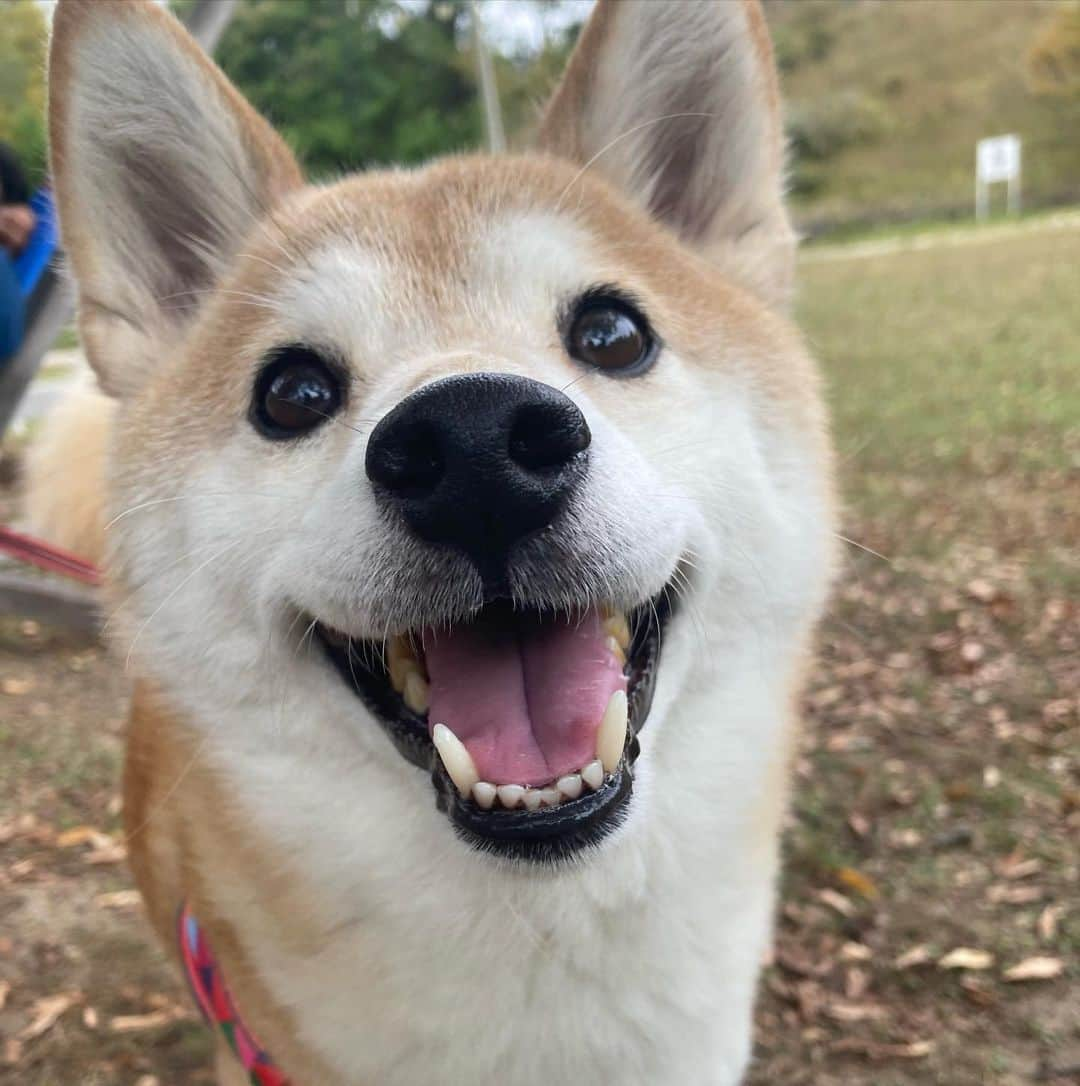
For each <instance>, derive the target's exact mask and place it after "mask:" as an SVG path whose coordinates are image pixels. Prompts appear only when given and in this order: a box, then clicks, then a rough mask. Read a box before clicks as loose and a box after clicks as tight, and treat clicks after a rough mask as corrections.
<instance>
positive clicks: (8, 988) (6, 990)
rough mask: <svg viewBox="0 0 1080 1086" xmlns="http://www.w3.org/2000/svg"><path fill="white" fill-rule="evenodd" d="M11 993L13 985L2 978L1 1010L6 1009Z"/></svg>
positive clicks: (0, 989) (0, 984)
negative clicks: (5, 1005)
mask: <svg viewBox="0 0 1080 1086" xmlns="http://www.w3.org/2000/svg"><path fill="white" fill-rule="evenodd" d="M10 994H11V985H10V984H9V983H8V982H7V981H6V980H0V1011H2V1010H3V1009H4V1004H5V1003H6V1002H7V997H8V996H9V995H10Z"/></svg>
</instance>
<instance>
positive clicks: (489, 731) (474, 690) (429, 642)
mask: <svg viewBox="0 0 1080 1086" xmlns="http://www.w3.org/2000/svg"><path fill="white" fill-rule="evenodd" d="M605 640H606V635H605V633H604V629H603V625H602V623H601V619H600V615H599V613H598V612H597V611H595V610H590V611H588V612H587V613H586V614H585V615H584V616H582V617H581V618H580V619H576V620H574V621H568V620H566V619H545V620H544V621H543V622H540V621H539V620H538V619H536V618H526V617H523V616H521V615H513V614H511V613H509V612H505V613H496V614H490V613H488V614H485V615H482V616H481V617H480V619H478V620H477V621H476V622H472V623H470V624H468V625H466V626H458V627H455V628H454V629H452V630H449V631H446V630H443V631H439V632H437V633H436V632H432V631H429V632H428V633H427V634H426V635H425V637H424V648H425V652H426V655H427V671H428V677H429V679H430V680H431V689H430V699H431V700H430V707H429V709H428V726H429V728H433V727H434V726H435V725H436V724H445V725H446V726H447V727H448V728H449V729H450V730H451V731H452V732H453V733H454V734H455V735H456V736H457V737H458V738H459V739H460V740H461V741H462V743H464V744H465V746H466V748H467V749H468V751H469V753H470V754H471V755H472V758H473V761H474V762H475V763H476V769H477V772H478V773H479V774H480V779H481V780H485V781H491V782H492V783H493V784H532V785H540V784H547V783H548V782H549V781H551V780H553V779H555V778H556V777H560V776H562V775H563V774H565V773H575V772H577V770H579V769H580V768H581V767H582V766H584V765H587V764H588V763H589V762H591V761H592V760H593V759H594V758H595V757H596V732H597V729H598V728H599V726H600V720H601V718H602V717H603V715H604V710H605V709H606V708H607V703H608V701H609V699H610V698H611V695H612V694H613V693H614V692H615V691H616V690H625V689H626V679H625V678H624V677H623V674H622V666H621V665H620V664H619V662H618V661H617V660H616V658H615V657H614V655H613V654H612V653H611V652H610V651H609V649H608V648H607V646H606V644H605Z"/></svg>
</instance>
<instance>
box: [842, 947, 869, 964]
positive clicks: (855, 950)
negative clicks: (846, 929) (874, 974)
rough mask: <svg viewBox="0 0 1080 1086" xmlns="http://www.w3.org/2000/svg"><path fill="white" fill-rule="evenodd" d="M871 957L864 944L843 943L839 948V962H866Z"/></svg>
mask: <svg viewBox="0 0 1080 1086" xmlns="http://www.w3.org/2000/svg"><path fill="white" fill-rule="evenodd" d="M873 956H874V952H873V951H872V950H871V949H870V948H869V947H868V946H867V945H866V944H865V943H845V944H844V945H843V946H842V947H841V948H840V960H841V961H844V962H868V961H869V960H870V959H871V958H872V957H873Z"/></svg>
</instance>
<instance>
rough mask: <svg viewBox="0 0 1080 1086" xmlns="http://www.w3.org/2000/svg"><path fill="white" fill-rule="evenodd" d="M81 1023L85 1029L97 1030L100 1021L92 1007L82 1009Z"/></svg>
mask: <svg viewBox="0 0 1080 1086" xmlns="http://www.w3.org/2000/svg"><path fill="white" fill-rule="evenodd" d="M82 1023H83V1025H84V1026H86V1028H87V1029H97V1028H98V1026H99V1025H100V1024H101V1019H100V1018H99V1017H98V1012H97V1011H96V1010H94V1008H93V1007H83V1012H82Z"/></svg>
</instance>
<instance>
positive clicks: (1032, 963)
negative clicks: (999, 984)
mask: <svg viewBox="0 0 1080 1086" xmlns="http://www.w3.org/2000/svg"><path fill="white" fill-rule="evenodd" d="M1064 971H1065V963H1064V962H1062V960H1061V959H1060V958H1047V957H1037V958H1025V959H1024V960H1023V961H1022V962H1020V963H1018V964H1017V965H1014V966H1013V967H1012V968H1011V969H1006V970H1005V972H1004V973H1002V976H1003V977H1004V978H1005V979H1006V980H1010V981H1016V980H1053V979H1054V978H1055V977H1060V976H1061V974H1062V973H1063V972H1064Z"/></svg>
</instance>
